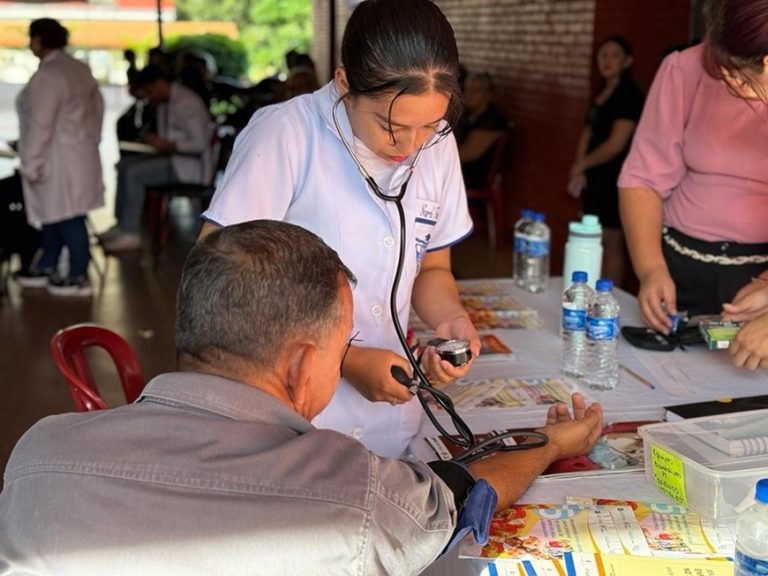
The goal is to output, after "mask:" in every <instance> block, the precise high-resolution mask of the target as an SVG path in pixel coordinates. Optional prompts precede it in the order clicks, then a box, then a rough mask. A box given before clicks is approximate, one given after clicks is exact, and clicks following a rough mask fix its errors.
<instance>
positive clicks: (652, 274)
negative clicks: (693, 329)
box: [637, 266, 677, 334]
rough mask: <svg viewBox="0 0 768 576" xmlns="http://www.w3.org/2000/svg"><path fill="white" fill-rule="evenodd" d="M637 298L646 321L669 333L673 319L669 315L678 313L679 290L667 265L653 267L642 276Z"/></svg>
mask: <svg viewBox="0 0 768 576" xmlns="http://www.w3.org/2000/svg"><path fill="white" fill-rule="evenodd" d="M637 300H638V302H639V304H640V313H641V314H642V315H643V320H645V323H646V324H648V325H649V326H650V327H651V328H653V329H654V330H658V331H659V332H662V333H664V334H669V331H670V329H671V327H672V321H671V320H670V319H669V317H668V316H667V315H668V314H677V291H676V288H675V283H674V281H673V280H672V277H671V276H670V275H669V269H668V268H667V267H666V266H659V267H657V268H653V269H651V270H650V271H649V272H647V273H646V274H644V275H643V276H642V277H641V278H640V291H639V292H638V294H637Z"/></svg>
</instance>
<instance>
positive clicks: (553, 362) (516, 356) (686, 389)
mask: <svg viewBox="0 0 768 576" xmlns="http://www.w3.org/2000/svg"><path fill="white" fill-rule="evenodd" d="M495 282H497V283H498V285H499V286H505V287H508V288H509V289H510V290H511V291H512V294H513V296H514V297H515V298H516V299H517V300H519V301H520V302H521V303H523V304H525V305H526V306H528V307H530V308H532V309H535V310H537V311H538V313H539V318H540V320H541V327H540V328H538V329H534V330H522V329H516V330H492V331H491V332H493V333H494V334H495V335H496V336H497V337H498V338H499V339H500V340H502V341H503V342H504V343H505V344H506V345H507V346H509V347H510V348H511V349H512V350H513V360H512V361H511V362H509V363H508V364H505V365H503V368H502V365H501V364H500V363H498V364H493V366H492V365H491V364H492V363H491V362H490V361H486V364H485V365H484V364H483V361H484V359H483V358H479V359H478V360H477V361H476V363H475V366H473V368H472V370H471V371H470V374H469V377H470V378H472V377H478V374H483V375H485V374H488V373H491V372H493V371H494V370H496V371H498V370H503V371H504V373H503V374H502V373H498V374H496V375H497V376H505V377H514V378H523V377H543V376H550V377H551V376H556V375H558V374H559V364H560V349H561V341H560V334H559V326H560V307H561V294H562V280H561V279H559V278H557V279H552V280H551V281H550V284H549V287H548V290H547V291H546V292H544V293H540V294H531V293H529V292H526V291H523V290H521V289H519V288H517V287H511V286H512V283H511V281H509V280H498V281H495ZM615 295H616V298H617V300H618V302H619V305H620V306H621V324H622V325H623V326H641V325H642V324H643V323H642V320H641V318H640V311H639V308H638V305H637V301H636V299H635V298H634V297H633V296H632V295H631V294H628V293H626V292H622V291H616V294H615ZM619 363H620V364H622V365H624V366H626V367H627V368H629V369H630V370H632V371H634V372H635V373H636V374H638V375H639V376H640V377H642V378H643V379H646V380H648V381H649V382H651V383H653V384H654V385H655V387H656V388H655V389H651V388H650V387H649V386H647V385H646V384H644V383H642V382H641V381H640V380H638V379H637V378H636V377H635V376H633V375H631V374H630V373H629V372H627V371H625V370H620V371H619V384H618V386H617V387H616V389H615V390H611V391H603V392H596V391H591V390H589V389H587V388H585V387H584V388H582V390H583V392H585V394H586V395H587V396H588V397H589V398H591V399H593V400H596V401H599V402H600V403H601V404H602V406H603V409H604V414H605V422H606V423H609V422H612V421H628V420H662V419H664V416H665V410H664V406H667V405H672V404H683V403H687V402H695V401H699V400H713V399H717V398H722V397H724V396H729V395H731V396H746V395H750V394H760V393H765V391H766V390H768V371H766V370H761V371H757V372H749V371H747V370H744V369H739V368H735V367H734V366H733V365H731V363H730V355H729V354H728V352H727V351H720V350H709V349H707V348H706V347H705V346H692V347H688V348H687V349H686V350H679V349H678V350H675V351H673V352H649V351H644V350H639V349H636V348H633V347H632V346H631V345H629V344H628V343H627V342H626V341H625V340H623V338H622V339H621V340H620V343H619ZM576 385H577V387H581V386H582V385H580V384H579V383H578V382H576ZM546 410H547V407H546V406H537V407H526V408H524V409H505V408H475V409H470V410H460V414H461V415H462V417H463V418H464V419H465V421H466V422H467V424H469V426H470V428H472V430H473V432H475V433H480V432H488V431H490V430H495V429H502V428H516V427H525V426H540V425H542V424H543V422H544V418H545V414H546ZM438 417H439V419H440V422H441V424H445V425H446V426H447V425H448V422H449V420H448V419H447V418H446V415H445V414H440V413H438ZM449 429H450V428H449ZM435 435H437V431H436V430H435V429H434V427H433V426H432V424H431V423H430V422H429V420H427V419H426V418H424V419H423V421H422V425H421V428H420V430H419V435H418V436H419V438H417V440H416V441H415V442H419V441H422V440H420V438H423V437H429V436H435ZM566 496H581V497H604V498H616V499H632V500H645V501H656V502H670V500H669V499H668V498H667V497H665V496H664V495H662V494H661V493H660V492H658V491H657V490H656V488H655V487H654V486H652V485H651V484H650V483H648V482H647V481H646V479H645V476H644V475H643V474H642V473H637V472H630V473H624V474H612V475H605V476H587V477H584V478H561V479H555V478H546V479H538V480H537V481H536V482H534V483H533V485H532V486H531V487H530V488H529V489H528V491H527V492H526V493H525V494H524V495H523V496H522V497H521V499H520V502H524V503H525V502H530V503H563V501H564V498H565V497H566ZM486 564H487V562H486V561H481V560H462V559H459V558H458V556H457V551H456V550H453V551H451V552H450V553H449V554H448V555H447V556H446V557H445V558H443V559H441V560H439V561H438V562H436V563H435V564H434V565H433V566H431V567H430V568H429V569H428V570H427V571H426V572H425V574H430V575H438V574H440V575H448V576H451V575H456V576H458V575H468V574H481V573H483V571H484V568H485V566H486Z"/></svg>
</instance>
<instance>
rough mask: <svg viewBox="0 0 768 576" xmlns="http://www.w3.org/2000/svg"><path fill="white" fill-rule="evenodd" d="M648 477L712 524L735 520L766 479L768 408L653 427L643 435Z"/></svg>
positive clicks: (651, 425) (643, 430)
mask: <svg viewBox="0 0 768 576" xmlns="http://www.w3.org/2000/svg"><path fill="white" fill-rule="evenodd" d="M639 432H640V436H642V438H643V448H644V451H645V475H646V477H647V478H648V481H649V482H651V484H653V485H654V486H656V487H657V488H658V489H659V490H660V491H661V492H663V493H665V494H667V495H668V496H670V497H671V498H673V499H675V500H677V501H678V502H680V503H681V504H684V505H687V506H689V507H690V508H691V509H693V510H695V511H696V512H698V513H699V514H701V515H702V516H706V517H707V518H711V519H713V520H721V519H723V520H732V519H734V518H735V517H736V516H738V515H739V514H740V513H741V512H743V511H744V510H745V509H746V507H747V506H749V505H750V504H751V503H752V495H753V490H754V487H755V483H756V482H757V481H758V480H760V479H762V478H767V477H768V409H765V410H752V411H748V412H736V413H732V414H723V415H720V416H706V417H703V418H689V419H688V420H679V421H675V422H664V423H661V424H650V425H647V426H642V427H641V428H640V430H639Z"/></svg>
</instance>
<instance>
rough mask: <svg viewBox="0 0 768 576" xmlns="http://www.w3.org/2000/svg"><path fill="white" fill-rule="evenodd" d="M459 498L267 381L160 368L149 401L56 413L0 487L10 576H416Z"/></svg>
mask: <svg viewBox="0 0 768 576" xmlns="http://www.w3.org/2000/svg"><path fill="white" fill-rule="evenodd" d="M455 522H456V511H455V506H454V500H453V494H452V492H451V491H450V490H449V489H448V488H447V486H446V485H445V484H444V483H443V482H442V481H441V480H440V479H439V478H438V477H437V476H436V475H435V474H434V473H433V472H432V471H431V470H430V469H429V467H427V466H426V465H425V464H423V463H418V462H413V463H411V462H403V461H399V460H393V459H388V458H380V457H378V456H376V455H375V454H373V453H371V452H369V451H368V450H366V449H365V448H364V447H363V446H362V445H361V444H360V443H358V442H356V441H355V440H352V439H351V438H349V437H347V436H344V435H342V434H339V433H337V432H333V431H330V430H318V429H316V428H314V427H313V426H312V425H311V424H310V423H309V422H307V421H306V420H304V419H303V418H301V417H300V416H299V415H298V414H296V413H295V412H294V411H293V410H291V409H290V408H289V407H288V406H286V405H284V404H283V403H281V402H280V401H278V400H277V399H275V398H273V397H272V396H269V395H268V394H266V393H264V392H261V391H260V390H258V389H255V388H252V387H250V386H246V385H243V384H241V383H238V382H233V381H231V380H226V379H224V378H218V377H214V376H209V375H203V374H196V373H173V374H166V375H162V376H159V377H157V378H155V379H154V380H152V381H151V382H150V383H149V384H148V385H147V387H146V389H145V391H144V393H143V395H142V397H141V398H140V400H139V401H138V403H136V404H133V405H129V406H124V407H121V408H116V409H113V410H105V411H99V412H89V413H80V414H65V415H60V416H51V417H48V418H45V419H44V420H41V421H40V422H38V423H37V424H35V425H34V426H33V427H32V428H31V429H30V430H29V431H28V432H27V433H26V434H25V435H24V436H23V437H22V438H21V440H20V441H19V443H18V445H17V446H16V448H15V449H14V451H13V454H12V455H11V458H10V460H9V462H8V467H7V469H6V472H5V489H4V490H3V492H2V494H0V575H4V574H57V575H65V574H73V575H74V574H76V575H78V576H87V575H89V574H93V575H99V576H101V575H104V574H111V575H114V574H142V575H143V576H146V575H152V574H157V575H163V576H168V575H173V574H183V575H185V576H186V575H189V574H217V575H220V574H237V575H243V574H270V575H271V574H280V573H283V574H310V573H321V574H355V575H363V574H398V575H400V574H416V573H418V572H420V571H421V570H422V569H424V567H425V566H427V565H428V564H429V563H431V562H432V561H433V560H434V559H435V558H436V557H437V556H438V554H439V553H440V552H441V551H442V550H443V548H444V547H445V545H446V544H447V543H448V541H449V539H450V537H451V534H452V532H453V530H454V527H455Z"/></svg>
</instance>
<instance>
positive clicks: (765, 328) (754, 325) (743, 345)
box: [728, 314, 768, 370]
mask: <svg viewBox="0 0 768 576" xmlns="http://www.w3.org/2000/svg"><path fill="white" fill-rule="evenodd" d="M728 351H729V352H730V353H731V356H733V358H732V361H733V365H734V366H737V367H739V368H741V367H744V368H746V369H747V370H757V369H758V368H759V367H760V366H761V365H762V366H768V314H763V315H762V316H758V317H757V318H755V319H754V320H750V321H749V322H747V323H746V324H744V326H742V327H741V329H740V330H739V332H738V334H736V338H734V339H733V342H731V346H730V347H729V348H728Z"/></svg>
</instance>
